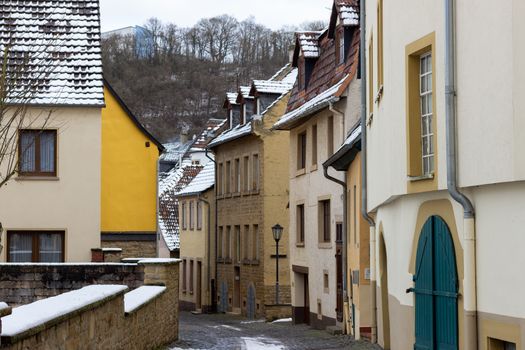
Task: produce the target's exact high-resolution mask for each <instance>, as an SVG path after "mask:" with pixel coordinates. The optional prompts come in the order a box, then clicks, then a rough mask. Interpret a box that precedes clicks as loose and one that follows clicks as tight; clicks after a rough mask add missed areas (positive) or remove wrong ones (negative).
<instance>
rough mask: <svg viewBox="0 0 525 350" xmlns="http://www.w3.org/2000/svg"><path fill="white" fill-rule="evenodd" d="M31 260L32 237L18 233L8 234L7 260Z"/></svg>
mask: <svg viewBox="0 0 525 350" xmlns="http://www.w3.org/2000/svg"><path fill="white" fill-rule="evenodd" d="M32 260H33V237H32V236H31V235H24V234H20V233H12V234H10V236H9V261H10V262H31V261H32Z"/></svg>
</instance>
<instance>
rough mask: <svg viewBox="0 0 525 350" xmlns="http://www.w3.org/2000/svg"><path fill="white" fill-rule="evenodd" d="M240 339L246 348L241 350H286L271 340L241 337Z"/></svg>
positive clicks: (280, 344)
mask: <svg viewBox="0 0 525 350" xmlns="http://www.w3.org/2000/svg"><path fill="white" fill-rule="evenodd" d="M241 339H242V340H243V341H244V345H245V346H246V347H245V348H243V349H246V350H286V347H285V346H284V345H283V344H282V343H280V342H278V341H276V340H271V339H267V338H262V337H258V338H248V337H243V338H241Z"/></svg>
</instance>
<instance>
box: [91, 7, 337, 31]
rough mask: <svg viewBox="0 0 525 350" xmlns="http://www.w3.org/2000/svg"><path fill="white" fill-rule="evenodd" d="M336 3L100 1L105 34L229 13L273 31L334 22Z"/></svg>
mask: <svg viewBox="0 0 525 350" xmlns="http://www.w3.org/2000/svg"><path fill="white" fill-rule="evenodd" d="M332 3H333V0H252V1H247V0H100V5H101V12H102V31H103V32H105V31H108V30H113V29H118V28H122V27H127V26H131V25H142V24H144V22H146V20H147V19H149V18H151V17H157V18H159V19H160V20H161V21H163V22H171V23H175V24H177V25H178V26H179V27H190V26H192V25H194V24H195V23H196V22H197V21H198V20H199V19H201V18H208V17H213V16H217V15H222V14H229V15H231V16H233V17H235V18H237V19H239V20H243V19H246V18H247V17H249V16H250V15H253V16H254V17H255V21H256V22H257V23H260V24H263V25H265V26H267V27H270V28H272V29H279V28H281V27H282V26H283V25H299V24H301V23H303V22H305V21H314V20H324V21H328V20H329V19H330V9H331V6H332Z"/></svg>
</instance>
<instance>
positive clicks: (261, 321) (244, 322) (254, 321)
mask: <svg viewBox="0 0 525 350" xmlns="http://www.w3.org/2000/svg"><path fill="white" fill-rule="evenodd" d="M264 322H266V320H264V319H262V320H253V321H241V324H252V323H264Z"/></svg>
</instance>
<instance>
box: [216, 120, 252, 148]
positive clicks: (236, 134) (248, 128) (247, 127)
mask: <svg viewBox="0 0 525 350" xmlns="http://www.w3.org/2000/svg"><path fill="white" fill-rule="evenodd" d="M251 133H252V123H247V124H244V125H241V124H239V125H237V126H236V127H234V128H233V129H230V130H227V131H225V132H223V133H222V134H220V135H219V136H217V137H216V138H215V139H214V140H213V141H212V142H210V144H209V147H216V146H218V145H220V144H223V143H225V142H228V141H232V140H235V139H238V138H240V137H243V136H246V135H250V134H251Z"/></svg>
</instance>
